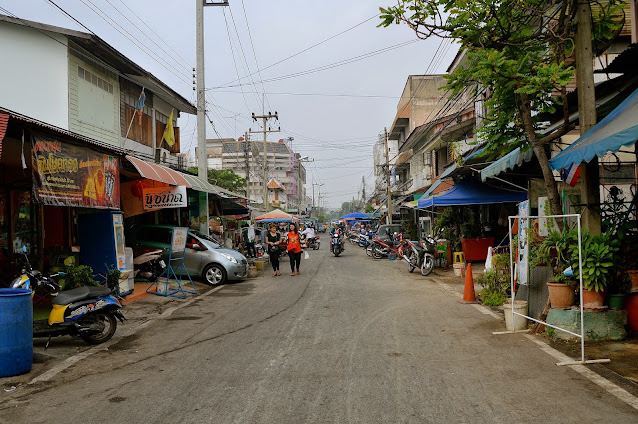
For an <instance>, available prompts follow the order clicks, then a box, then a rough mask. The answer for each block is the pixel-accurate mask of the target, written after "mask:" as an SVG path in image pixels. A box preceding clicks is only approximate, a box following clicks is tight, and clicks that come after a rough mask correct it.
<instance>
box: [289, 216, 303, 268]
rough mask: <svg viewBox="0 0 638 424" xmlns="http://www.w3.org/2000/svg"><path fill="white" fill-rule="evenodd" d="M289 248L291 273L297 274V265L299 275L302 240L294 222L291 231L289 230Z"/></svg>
mask: <svg viewBox="0 0 638 424" xmlns="http://www.w3.org/2000/svg"><path fill="white" fill-rule="evenodd" d="M287 250H288V256H290V270H291V273H290V275H291V276H294V275H295V266H296V268H297V275H299V265H300V264H301V241H300V240H299V231H298V230H297V225H295V224H294V223H292V224H290V231H288V249H287Z"/></svg>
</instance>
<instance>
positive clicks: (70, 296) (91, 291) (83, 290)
mask: <svg viewBox="0 0 638 424" xmlns="http://www.w3.org/2000/svg"><path fill="white" fill-rule="evenodd" d="M108 294H111V289H108V288H106V287H78V288H77V289H72V290H65V291H62V292H60V294H58V295H57V296H54V297H53V299H52V300H51V303H52V304H54V305H68V304H69V303H73V302H77V301H79V300H83V299H88V298H92V297H99V296H106V295H108Z"/></svg>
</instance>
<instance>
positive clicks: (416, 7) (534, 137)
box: [380, 0, 620, 215]
mask: <svg viewBox="0 0 638 424" xmlns="http://www.w3.org/2000/svg"><path fill="white" fill-rule="evenodd" d="M579 1H583V0H565V1H557V0H525V1H520V2H512V1H502V0H473V1H467V0H397V5H396V6H391V7H388V8H380V10H381V19H382V21H381V24H380V26H383V27H388V26H389V25H391V24H393V23H395V22H396V23H401V22H403V23H406V24H407V25H408V26H409V27H410V28H412V29H413V30H414V31H415V32H416V34H417V36H418V37H419V38H423V39H425V38H429V37H432V36H438V37H444V38H453V39H455V40H457V41H458V42H459V43H460V45H461V46H460V47H461V49H465V50H466V51H467V66H460V67H458V68H457V69H456V70H455V72H454V73H453V74H451V75H449V76H448V84H447V87H448V88H450V89H452V90H453V91H454V93H459V92H461V91H463V90H466V89H468V88H467V87H474V88H473V90H474V94H475V95H478V93H479V90H486V92H487V93H488V94H489V97H488V99H487V101H486V106H487V108H488V114H487V117H486V118H485V121H484V122H485V124H484V125H483V126H482V127H481V128H480V129H479V131H478V134H477V136H478V140H479V141H484V142H486V145H485V151H486V152H492V153H494V152H505V151H507V150H511V149H512V148H513V147H514V146H516V145H522V146H523V147H524V148H531V149H532V150H533V151H534V154H535V155H536V158H537V159H538V162H539V163H540V166H541V169H542V172H543V178H544V181H545V185H546V186H547V196H548V198H549V201H550V204H551V208H552V213H554V214H556V215H559V214H561V213H562V209H561V205H560V197H559V194H558V187H557V185H556V181H555V179H554V174H553V172H552V170H551V169H550V168H549V164H548V147H549V145H550V143H552V142H554V141H556V140H557V139H559V138H560V137H561V136H563V135H565V134H566V133H567V132H569V131H570V130H571V129H573V127H574V123H570V122H569V105H568V102H567V88H566V86H567V84H568V83H569V82H570V81H572V79H573V76H574V68H573V67H572V66H571V65H570V63H571V61H570V57H571V56H572V52H573V41H572V36H573V33H574V29H575V15H576V6H577V4H578V2H579ZM585 1H587V0H585ZM618 2H619V0H608V1H606V2H604V4H603V5H600V3H598V2H597V4H599V5H600V7H599V9H598V10H599V12H598V13H597V16H595V19H594V31H593V36H594V37H599V38H600V39H609V38H611V35H612V33H613V31H614V30H616V29H617V27H618V25H619V24H618V23H617V17H618V13H619V10H620V9H619V7H620V6H619V5H618ZM614 18H616V19H614ZM556 94H558V95H556ZM558 111H560V112H561V114H562V123H561V124H560V125H559V126H558V127H557V128H556V129H554V130H553V131H551V132H549V133H543V134H542V133H541V122H542V119H543V117H544V116H547V115H548V114H554V113H556V112H558Z"/></svg>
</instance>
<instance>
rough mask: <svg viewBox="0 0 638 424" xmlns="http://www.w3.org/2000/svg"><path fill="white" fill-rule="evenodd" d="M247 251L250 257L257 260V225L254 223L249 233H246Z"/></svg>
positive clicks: (249, 227) (249, 228)
mask: <svg viewBox="0 0 638 424" xmlns="http://www.w3.org/2000/svg"><path fill="white" fill-rule="evenodd" d="M246 246H247V248H246V250H248V257H251V258H256V257H257V252H255V224H253V223H252V222H251V223H250V225H249V226H248V231H247V232H246Z"/></svg>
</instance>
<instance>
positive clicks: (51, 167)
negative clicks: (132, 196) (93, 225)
mask: <svg viewBox="0 0 638 424" xmlns="http://www.w3.org/2000/svg"><path fill="white" fill-rule="evenodd" d="M32 142H33V146H32V147H33V157H32V161H33V191H34V195H35V198H36V199H37V200H38V201H40V202H42V203H44V204H46V205H56V206H75V207H88V208H97V209H119V208H120V175H119V172H120V171H119V169H120V167H119V159H118V158H117V157H115V156H111V155H107V154H102V153H97V152H94V151H93V150H91V149H88V148H86V147H82V146H76V145H73V144H69V143H64V142H61V141H58V140H55V139H52V138H49V137H46V136H41V135H34V136H33V138H32Z"/></svg>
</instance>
